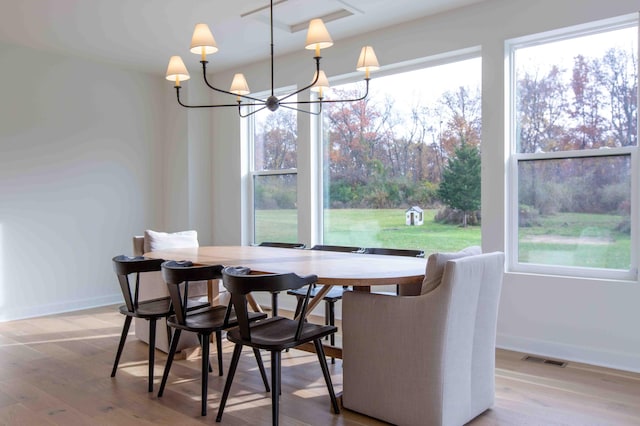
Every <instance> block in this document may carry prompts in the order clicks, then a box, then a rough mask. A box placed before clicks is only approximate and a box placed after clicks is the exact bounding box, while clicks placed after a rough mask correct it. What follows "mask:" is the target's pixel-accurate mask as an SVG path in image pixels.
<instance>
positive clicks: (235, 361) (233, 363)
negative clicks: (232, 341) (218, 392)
mask: <svg viewBox="0 0 640 426" xmlns="http://www.w3.org/2000/svg"><path fill="white" fill-rule="evenodd" d="M241 353H242V345H241V344H239V343H236V346H235V347H234V348H233V356H232V358H231V365H230V366H229V373H228V374H227V382H226V383H225V384H224V390H223V391H222V398H221V399H220V406H219V407H218V415H217V416H216V422H217V423H220V421H221V420H222V413H223V412H224V406H225V405H226V404H227V398H228V397H229V391H230V390H231V383H232V382H233V376H234V375H235V374H236V367H238V361H239V360H240V354H241Z"/></svg>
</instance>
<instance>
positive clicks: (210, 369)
mask: <svg viewBox="0 0 640 426" xmlns="http://www.w3.org/2000/svg"><path fill="white" fill-rule="evenodd" d="M198 342H199V343H200V347H201V348H202V336H201V335H199V334H198ZM209 373H213V367H211V363H209ZM220 375H221V376H222V374H220Z"/></svg>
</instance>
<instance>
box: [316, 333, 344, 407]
mask: <svg viewBox="0 0 640 426" xmlns="http://www.w3.org/2000/svg"><path fill="white" fill-rule="evenodd" d="M313 344H314V345H315V347H316V353H317V354H318V361H320V367H321V368H322V374H323V375H324V381H325V382H326V383H327V389H328V390H329V397H331V405H332V406H333V412H334V413H336V414H340V408H339V407H338V401H337V400H336V394H335V392H334V391H333V384H332V383H331V375H330V374H329V366H328V365H327V359H326V358H325V355H324V348H323V347H322V342H321V341H320V339H316V340H314V341H313Z"/></svg>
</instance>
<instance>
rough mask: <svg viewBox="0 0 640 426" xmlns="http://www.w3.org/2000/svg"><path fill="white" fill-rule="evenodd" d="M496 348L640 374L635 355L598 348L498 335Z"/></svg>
mask: <svg viewBox="0 0 640 426" xmlns="http://www.w3.org/2000/svg"><path fill="white" fill-rule="evenodd" d="M496 347H498V348H500V349H506V350H511V351H516V352H523V353H527V354H532V355H538V356H543V357H550V358H556V359H562V360H567V361H573V362H580V363H584V364H590V365H597V366H600V367H606V368H613V369H617V370H624V371H631V372H634V373H640V358H638V355H637V354H630V353H622V352H612V351H606V350H602V349H599V348H593V347H585V346H576V345H568V344H565V343H558V342H552V341H548V340H537V339H529V338H523V337H518V336H510V335H505V334H501V333H498V335H497V336H496Z"/></svg>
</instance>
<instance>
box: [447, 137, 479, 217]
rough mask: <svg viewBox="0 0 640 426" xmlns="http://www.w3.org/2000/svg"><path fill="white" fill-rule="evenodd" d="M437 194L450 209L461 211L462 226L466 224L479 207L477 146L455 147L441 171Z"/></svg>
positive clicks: (464, 144) (463, 145)
mask: <svg viewBox="0 0 640 426" xmlns="http://www.w3.org/2000/svg"><path fill="white" fill-rule="evenodd" d="M438 196H439V197H440V199H441V200H442V202H443V203H445V204H446V205H447V206H449V207H450V208H452V209H456V210H460V211H462V212H463V219H462V226H464V227H466V226H467V217H468V215H469V213H472V212H474V211H476V210H478V209H480V151H479V150H478V148H477V147H475V146H473V145H471V144H466V143H463V144H462V145H460V146H459V147H458V148H456V151H455V155H454V157H453V158H451V159H450V160H449V162H448V164H447V166H446V167H445V169H444V171H443V173H442V182H441V183H440V188H438Z"/></svg>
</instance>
